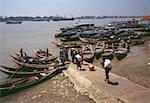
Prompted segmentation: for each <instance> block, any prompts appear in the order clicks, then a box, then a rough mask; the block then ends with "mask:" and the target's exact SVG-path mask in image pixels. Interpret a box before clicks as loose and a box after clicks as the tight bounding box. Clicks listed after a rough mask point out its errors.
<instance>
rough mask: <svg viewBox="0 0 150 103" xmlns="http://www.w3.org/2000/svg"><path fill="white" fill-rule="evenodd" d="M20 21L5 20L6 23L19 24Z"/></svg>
mask: <svg viewBox="0 0 150 103" xmlns="http://www.w3.org/2000/svg"><path fill="white" fill-rule="evenodd" d="M21 23H22V21H7V22H6V24H21Z"/></svg>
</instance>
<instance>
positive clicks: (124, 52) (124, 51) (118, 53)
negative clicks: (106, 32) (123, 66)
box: [115, 47, 128, 60]
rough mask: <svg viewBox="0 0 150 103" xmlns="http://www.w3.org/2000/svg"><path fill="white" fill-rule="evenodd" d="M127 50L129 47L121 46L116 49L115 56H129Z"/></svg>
mask: <svg viewBox="0 0 150 103" xmlns="http://www.w3.org/2000/svg"><path fill="white" fill-rule="evenodd" d="M127 52H128V49H126V48H121V47H119V48H117V49H116V50H115V56H116V57H117V59H118V60H122V59H123V58H125V57H126V56H127Z"/></svg>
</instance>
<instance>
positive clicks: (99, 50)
mask: <svg viewBox="0 0 150 103" xmlns="http://www.w3.org/2000/svg"><path fill="white" fill-rule="evenodd" d="M103 52H104V43H103V44H101V43H100V42H98V43H97V44H96V47H95V49H94V55H95V57H96V59H97V60H98V59H99V58H100V57H101V54H102V53H103Z"/></svg>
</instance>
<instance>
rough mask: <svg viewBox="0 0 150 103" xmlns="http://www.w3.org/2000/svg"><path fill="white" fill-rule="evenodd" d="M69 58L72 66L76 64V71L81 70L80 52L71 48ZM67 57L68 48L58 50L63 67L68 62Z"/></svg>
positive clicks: (81, 58) (81, 57) (81, 56)
mask: <svg viewBox="0 0 150 103" xmlns="http://www.w3.org/2000/svg"><path fill="white" fill-rule="evenodd" d="M70 56H71V59H72V60H71V61H72V62H73V63H74V64H77V69H78V68H81V63H82V62H83V55H82V52H81V51H80V50H78V51H77V50H75V49H74V48H72V49H71V50H70ZM68 57H69V56H68V48H66V47H62V48H60V61H61V63H62V65H65V62H66V61H69V58H68Z"/></svg>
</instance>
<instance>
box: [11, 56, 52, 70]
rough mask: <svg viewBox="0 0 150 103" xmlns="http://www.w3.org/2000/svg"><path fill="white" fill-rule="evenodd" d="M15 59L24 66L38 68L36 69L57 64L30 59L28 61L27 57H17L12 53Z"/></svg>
mask: <svg viewBox="0 0 150 103" xmlns="http://www.w3.org/2000/svg"><path fill="white" fill-rule="evenodd" d="M10 56H11V57H12V59H13V61H14V62H15V63H16V64H18V65H20V66H22V67H29V68H36V69H45V68H48V67H50V66H51V67H52V66H55V64H53V65H52V64H42V63H39V62H30V61H26V60H25V59H23V58H19V57H15V56H13V55H10Z"/></svg>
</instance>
